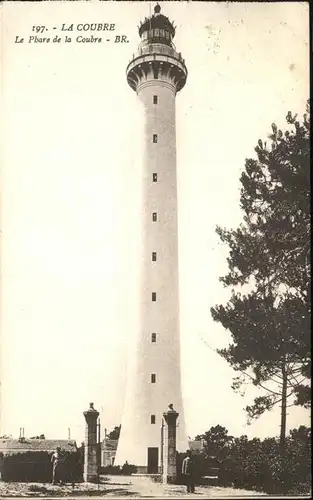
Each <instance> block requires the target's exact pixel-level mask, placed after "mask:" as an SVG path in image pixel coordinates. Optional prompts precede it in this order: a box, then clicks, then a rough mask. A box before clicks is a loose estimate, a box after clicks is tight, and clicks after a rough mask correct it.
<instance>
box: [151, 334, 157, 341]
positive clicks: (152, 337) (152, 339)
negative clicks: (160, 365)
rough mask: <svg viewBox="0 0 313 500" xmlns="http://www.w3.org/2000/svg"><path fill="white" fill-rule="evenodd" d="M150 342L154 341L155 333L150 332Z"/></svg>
mask: <svg viewBox="0 0 313 500" xmlns="http://www.w3.org/2000/svg"><path fill="white" fill-rule="evenodd" d="M151 342H156V333H151Z"/></svg>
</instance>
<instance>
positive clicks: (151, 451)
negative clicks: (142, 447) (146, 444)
mask: <svg viewBox="0 0 313 500" xmlns="http://www.w3.org/2000/svg"><path fill="white" fill-rule="evenodd" d="M147 472H148V474H158V472H159V448H148V470H147Z"/></svg>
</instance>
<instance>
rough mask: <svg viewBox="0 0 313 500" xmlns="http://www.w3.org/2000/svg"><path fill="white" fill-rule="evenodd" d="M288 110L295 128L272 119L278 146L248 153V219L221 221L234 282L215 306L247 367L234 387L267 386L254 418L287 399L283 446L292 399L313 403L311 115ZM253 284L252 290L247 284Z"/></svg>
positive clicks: (250, 409) (231, 357)
mask: <svg viewBox="0 0 313 500" xmlns="http://www.w3.org/2000/svg"><path fill="white" fill-rule="evenodd" d="M308 116H309V103H308V105H307V114H305V115H304V117H303V120H302V121H301V122H300V121H299V120H297V116H296V115H295V116H293V115H292V114H291V112H288V114H287V116H286V120H287V123H288V124H289V130H287V131H286V132H285V133H283V132H282V131H281V130H278V128H277V126H276V125H275V124H272V133H271V134H270V135H269V139H270V145H269V146H268V145H267V143H266V142H265V143H264V144H263V142H262V141H261V140H259V141H258V145H257V147H256V148H255V151H256V154H257V159H246V162H245V171H244V172H243V173H242V175H241V179H240V180H241V185H242V189H241V198H240V204H241V209H242V210H243V212H244V217H243V222H242V224H240V226H239V227H238V228H237V229H235V230H227V229H222V228H221V227H217V233H218V235H219V236H220V238H221V240H222V241H223V242H224V243H227V244H228V246H229V249H230V253H229V257H228V266H229V272H228V274H227V275H226V276H224V277H222V278H220V279H221V281H222V282H223V284H224V286H228V287H229V286H231V287H233V289H232V296H231V299H230V301H229V302H228V303H227V304H226V306H224V305H216V306H215V307H213V308H211V314H212V317H213V319H214V320H215V321H218V322H220V323H221V324H222V325H223V326H224V327H225V328H226V329H228V330H229V331H230V332H231V335H232V343H231V344H230V345H229V346H228V348H226V349H222V350H219V353H220V354H221V355H222V356H223V357H224V358H225V359H226V360H227V361H228V362H229V363H230V365H231V366H232V367H233V368H234V369H235V370H236V371H239V372H240V376H239V377H236V378H235V380H234V383H233V388H234V389H235V390H239V389H240V388H241V387H242V384H243V383H247V381H250V382H252V383H253V384H254V385H255V386H257V387H260V388H263V389H264V394H263V395H262V396H259V397H257V398H256V399H255V400H254V402H253V405H252V406H247V407H246V411H247V414H248V416H249V418H250V419H251V418H256V417H258V416H260V415H261V414H262V413H263V412H265V411H266V410H270V409H272V408H273V407H274V406H275V405H276V404H279V403H280V404H281V433H280V443H281V448H282V451H283V450H284V447H285V436H286V414H287V407H288V406H289V405H290V404H297V405H303V406H308V405H309V402H310V388H309V386H308V377H309V373H310V146H309V143H310V121H309V118H308ZM247 285H248V287H249V288H250V291H249V292H248V293H244V292H243V290H244V288H246V287H247Z"/></svg>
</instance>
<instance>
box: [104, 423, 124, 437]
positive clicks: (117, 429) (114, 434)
mask: <svg viewBox="0 0 313 500" xmlns="http://www.w3.org/2000/svg"><path fill="white" fill-rule="evenodd" d="M120 433H121V425H115V427H114V429H113V430H112V431H110V432H109V433H108V434H107V435H106V437H107V438H109V439H114V440H117V439H119V437H120Z"/></svg>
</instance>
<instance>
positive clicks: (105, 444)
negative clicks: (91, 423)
mask: <svg viewBox="0 0 313 500" xmlns="http://www.w3.org/2000/svg"><path fill="white" fill-rule="evenodd" d="M117 444H118V439H108V438H104V440H103V441H102V449H103V450H116V449H117Z"/></svg>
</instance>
